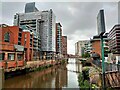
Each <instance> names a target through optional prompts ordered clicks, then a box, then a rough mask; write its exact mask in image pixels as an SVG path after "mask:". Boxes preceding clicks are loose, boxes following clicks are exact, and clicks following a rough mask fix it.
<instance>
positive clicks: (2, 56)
mask: <svg viewBox="0 0 120 90" xmlns="http://www.w3.org/2000/svg"><path fill="white" fill-rule="evenodd" d="M4 55H5V54H4V53H0V61H1V60H4Z"/></svg>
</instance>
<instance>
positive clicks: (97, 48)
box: [90, 33, 109, 57]
mask: <svg viewBox="0 0 120 90" xmlns="http://www.w3.org/2000/svg"><path fill="white" fill-rule="evenodd" d="M108 41H109V39H108V33H106V34H105V35H104V36H103V44H104V54H105V57H108V48H109V46H108ZM90 42H91V44H92V52H95V53H97V54H99V55H100V56H101V40H100V37H99V36H98V35H96V36H93V39H91V40H90Z"/></svg>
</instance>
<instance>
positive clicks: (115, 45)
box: [108, 24, 120, 54]
mask: <svg viewBox="0 0 120 90" xmlns="http://www.w3.org/2000/svg"><path fill="white" fill-rule="evenodd" d="M108 38H109V39H110V40H109V50H110V51H111V52H112V53H113V54H120V24H118V25H115V26H114V27H113V28H112V29H111V30H110V32H109V33H108Z"/></svg>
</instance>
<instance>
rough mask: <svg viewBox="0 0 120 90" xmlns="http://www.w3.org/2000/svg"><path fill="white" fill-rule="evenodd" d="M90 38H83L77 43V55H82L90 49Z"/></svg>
mask: <svg viewBox="0 0 120 90" xmlns="http://www.w3.org/2000/svg"><path fill="white" fill-rule="evenodd" d="M88 42H89V41H88V40H81V41H78V42H76V43H75V55H77V56H80V57H82V55H83V54H84V53H85V51H86V52H87V51H88V44H89V43H88Z"/></svg>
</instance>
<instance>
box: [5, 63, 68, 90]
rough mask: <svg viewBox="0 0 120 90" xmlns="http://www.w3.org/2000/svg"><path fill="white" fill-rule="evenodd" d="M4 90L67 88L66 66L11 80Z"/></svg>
mask: <svg viewBox="0 0 120 90" xmlns="http://www.w3.org/2000/svg"><path fill="white" fill-rule="evenodd" d="M4 86H5V87H4V88H61V89H62V87H65V86H67V69H66V65H61V66H59V67H58V66H55V67H51V68H48V69H45V70H42V71H38V72H33V73H29V74H26V75H23V76H19V77H15V78H10V79H8V80H6V81H5V85H4Z"/></svg>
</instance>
